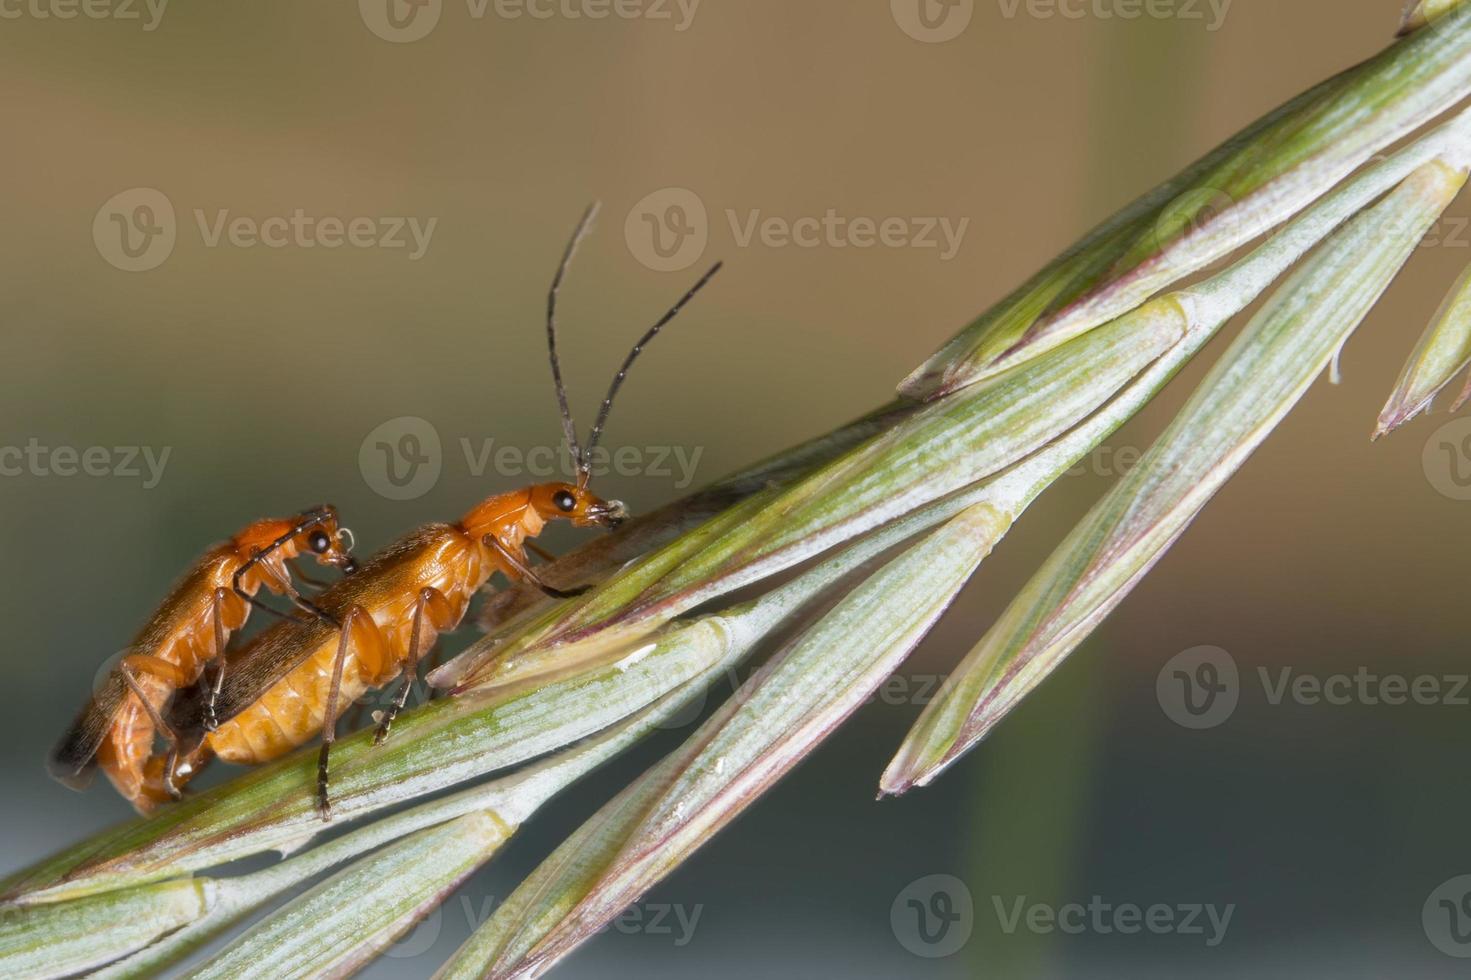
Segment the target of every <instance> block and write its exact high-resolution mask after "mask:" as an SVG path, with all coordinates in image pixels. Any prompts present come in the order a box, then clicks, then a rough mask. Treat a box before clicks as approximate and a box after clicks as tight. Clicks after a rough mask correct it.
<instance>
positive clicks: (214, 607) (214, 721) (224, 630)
mask: <svg viewBox="0 0 1471 980" xmlns="http://www.w3.org/2000/svg"><path fill="white" fill-rule="evenodd" d="M232 599H234V596H233V594H232V593H230V592H228V591H227V590H225V589H215V592H214V597H213V600H212V602H211V605H210V612H211V614H212V616H211V618H212V619H213V620H214V633H215V649H214V656H213V657H211V658H210V662H211V663H213V664H214V677H213V678H212V679H211V680H210V682H209V697H208V698H207V699H206V700H205V704H204V730H205V731H207V732H212V731H214V730H215V729H217V728H219V727H220V721H219V718H217V717H216V716H215V704H216V703H217V702H218V701H219V699H220V691H222V690H224V688H225V647H226V646H227V645H228V643H229V639H230V630H231V629H233V628H237V627H239V626H240V625H243V623H244V615H243V613H244V612H245V610H244V609H243V608H242V609H235V610H232V611H233V612H235V614H236V615H235V617H234V618H235V620H236V623H235V625H234V626H233V627H232V626H229V625H227V624H226V623H225V607H226V605H227V604H229V603H230V602H231V601H232ZM234 601H235V602H236V603H238V601H239V600H238V599H237V600H234Z"/></svg>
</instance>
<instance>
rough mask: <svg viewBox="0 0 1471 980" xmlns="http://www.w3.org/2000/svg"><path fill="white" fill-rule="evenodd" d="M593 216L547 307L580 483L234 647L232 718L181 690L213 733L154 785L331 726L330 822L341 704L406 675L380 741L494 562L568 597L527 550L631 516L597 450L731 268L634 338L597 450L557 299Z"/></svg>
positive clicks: (366, 575) (422, 547)
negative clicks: (673, 324)
mask: <svg viewBox="0 0 1471 980" xmlns="http://www.w3.org/2000/svg"><path fill="white" fill-rule="evenodd" d="M595 213H596V207H593V208H590V209H589V210H588V211H587V213H586V214H584V215H583V218H582V221H581V223H580V224H579V225H578V228H577V232H576V234H575V235H574V236H573V238H572V240H571V242H569V243H568V245H567V249H566V251H565V253H564V254H563V256H562V262H561V264H560V265H559V266H558V269H557V274H556V277H555V278H554V279H553V281H552V287H551V292H550V294H549V297H548V303H547V339H548V348H549V354H550V359H551V365H552V374H553V380H554V383H555V386H556V390H557V398H558V401H559V403H560V406H561V410H562V423H563V430H564V434H565V436H566V439H567V445H568V448H569V450H570V451H571V452H572V454H573V459H574V461H575V462H576V464H577V470H578V479H577V482H575V483H561V482H559V483H544V484H540V485H537V486H532V487H528V488H525V489H520V490H513V491H510V492H508V493H502V494H498V495H496V496H493V497H490V498H488V499H487V500H485V501H483V502H482V503H480V504H479V505H477V506H476V507H475V508H474V509H472V510H471V511H470V512H469V513H468V514H466V515H465V517H464V518H463V519H462V520H461V521H460V522H459V523H458V524H430V525H427V526H425V527H421V528H419V529H418V530H415V531H413V532H411V533H409V534H408V535H406V536H405V537H403V538H402V539H400V540H399V541H397V542H396V543H394V544H392V545H390V546H389V547H388V548H386V549H385V550H384V551H382V552H380V553H379V554H377V555H375V556H374V557H373V558H371V559H369V560H368V561H367V562H366V563H365V564H364V566H363V569H362V570H361V571H360V572H359V573H358V574H356V575H354V576H352V577H351V578H347V579H344V580H343V581H341V582H339V583H337V584H336V585H335V586H333V587H332V588H330V589H328V590H326V591H325V592H323V593H322V594H321V595H320V596H319V600H318V601H319V602H320V603H321V605H322V606H323V607H324V608H325V609H327V610H329V611H330V612H331V613H332V615H333V616H334V617H336V618H337V619H338V621H339V623H340V625H336V624H333V623H329V622H326V621H323V620H317V621H314V622H308V623H279V624H276V625H275V626H273V627H272V628H270V629H268V630H267V631H266V632H264V633H262V634H261V635H260V636H258V637H256V638H255V639H254V640H253V641H252V642H250V643H249V644H247V645H246V646H244V647H243V648H241V649H240V650H239V651H238V652H237V653H235V654H232V655H231V657H230V666H229V672H228V675H227V678H226V682H225V684H224V686H223V687H222V688H221V689H220V691H219V692H218V697H217V699H216V700H215V709H216V711H217V713H218V717H219V718H220V719H221V721H220V723H219V725H218V726H217V727H216V728H214V729H213V730H208V726H207V725H205V724H203V720H204V719H203V718H202V717H201V711H202V705H201V702H202V701H203V699H202V698H200V697H194V698H192V699H183V700H182V701H180V702H179V703H178V704H177V705H176V708H177V713H176V716H175V718H174V721H175V725H176V727H178V728H179V729H180V730H185V731H190V730H192V731H196V732H202V733H203V734H201V735H200V736H199V738H198V740H197V742H196V744H195V745H194V746H193V748H192V749H190V750H189V751H187V752H184V753H183V754H182V755H179V756H178V757H177V758H173V757H170V758H160V757H155V758H154V759H153V760H151V762H150V765H149V781H150V783H151V784H152V785H153V786H155V787H156V790H155V791H156V792H159V793H165V794H177V793H178V791H179V787H181V786H182V785H183V784H184V783H186V782H188V780H189V779H191V778H192V777H193V776H194V774H195V773H197V772H198V771H199V769H200V768H201V767H202V766H203V765H205V764H206V763H207V762H208V761H209V760H210V759H212V758H215V757H219V758H222V759H225V760H226V761H229V762H235V763H239V764H242V765H253V764H259V763H263V762H268V761H270V760H272V759H276V758H279V757H280V756H282V755H284V754H286V753H287V752H289V751H291V750H292V749H294V748H296V747H297V746H299V745H302V744H304V743H306V742H308V741H310V740H311V739H312V738H314V737H315V736H317V735H319V734H320V735H321V737H322V749H321V755H320V758H319V764H318V776H317V805H318V809H319V812H320V813H321V814H322V817H323V819H324V820H330V819H331V807H330V801H329V794H328V784H329V759H330V754H331V746H332V742H333V740H334V738H335V730H336V723H337V719H338V717H339V714H340V708H341V706H342V705H343V704H344V703H346V702H347V701H352V700H355V699H357V698H358V697H360V696H361V695H362V694H364V693H365V692H367V691H368V690H370V689H374V688H379V687H383V686H385V685H387V684H389V683H390V682H392V681H393V680H394V679H395V678H402V681H401V685H400V688H399V690H398V692H397V695H396V696H395V698H394V700H393V702H392V705H391V707H390V708H389V709H388V710H387V711H386V712H384V714H383V717H382V719H381V721H380V723H379V728H378V733H377V741H378V742H382V741H383V739H385V738H386V737H387V736H388V733H389V730H390V728H391V726H392V724H393V721H394V718H395V717H396V716H397V714H398V712H399V711H400V710H402V708H403V706H404V705H405V704H406V703H407V700H408V696H409V692H410V690H411V689H412V684H413V682H414V679H415V678H416V676H417V671H418V665H419V661H420V660H421V659H422V658H423V657H424V655H425V654H426V652H427V651H429V650H430V649H431V648H432V647H433V645H434V643H435V642H436V640H437V639H438V637H439V634H440V633H442V632H445V631H448V630H452V629H454V628H455V627H456V626H458V625H459V623H460V621H461V619H463V617H464V615H465V613H466V611H467V610H468V608H469V605H470V601H471V599H472V598H473V597H474V595H475V593H476V592H477V591H479V590H480V589H481V588H482V587H483V586H484V585H485V584H486V582H487V581H489V579H490V577H491V576H492V575H493V574H494V573H496V572H500V573H502V574H503V575H505V576H506V577H507V578H508V579H510V580H512V581H527V582H531V583H532V584H534V585H537V586H538V587H540V588H541V589H542V590H543V591H545V592H546V593H547V594H549V595H552V596H555V597H566V596H568V595H570V594H571V593H567V592H562V591H559V590H557V589H554V588H552V587H551V586H549V585H547V584H545V583H544V582H542V581H541V580H540V578H539V577H538V576H537V574H536V571H535V570H534V569H533V568H532V567H531V564H530V562H529V561H528V560H527V557H526V548H527V547H528V544H529V541H530V539H532V538H535V537H537V536H538V535H539V534H541V532H542V529H543V528H544V527H545V526H546V524H547V523H548V522H549V521H555V520H567V521H570V522H571V523H572V524H573V525H575V526H578V527H604V528H611V527H616V526H617V525H618V524H620V523H622V521H623V520H624V518H625V517H626V511H625V509H624V506H623V504H621V503H619V502H618V501H609V500H603V499H602V498H600V497H598V496H597V495H596V494H594V493H593V492H592V491H591V490H589V489H588V483H589V480H590V477H591V464H590V456H591V453H592V450H593V449H594V448H595V447H596V445H597V441H598V438H599V437H600V435H601V433H602V429H603V425H604V423H605V422H606V421H607V417H608V412H609V411H610V409H611V407H612V402H613V398H614V396H615V395H616V394H617V392H618V389H619V387H620V386H621V385H622V384H623V381H624V379H625V378H626V376H627V372H628V369H629V367H630V366H631V365H632V363H633V361H634V359H635V358H636V357H637V356H638V355H639V353H640V352H641V351H642V350H643V347H644V345H645V344H647V343H648V342H649V341H650V340H652V339H653V338H654V336H655V335H656V334H658V332H659V331H660V329H662V328H663V327H664V326H665V325H666V324H667V323H669V321H670V320H672V319H674V317H675V316H676V315H678V314H679V312H680V310H682V309H683V308H684V306H685V304H686V303H688V302H689V301H690V299H692V298H693V297H694V295H695V294H696V293H697V292H699V291H700V289H702V288H703V287H704V286H705V284H706V283H708V282H709V281H710V279H711V277H713V276H714V275H715V273H716V272H717V271H719V269H720V265H719V264H717V265H716V266H714V267H713V268H712V269H711V270H710V271H709V272H707V273H706V274H705V275H704V276H703V277H702V278H701V279H700V280H699V281H698V282H697V283H696V284H695V285H694V287H692V288H691V289H690V290H689V292H687V293H686V294H685V295H684V296H683V297H682V298H681V299H680V301H679V302H678V303H676V304H675V306H674V307H673V308H672V309H670V311H669V312H668V313H666V314H665V315H664V316H663V317H662V318H661V319H660V320H659V322H658V323H656V324H655V325H654V326H653V327H652V328H650V329H649V330H648V331H647V332H646V333H645V334H644V336H643V337H642V338H641V339H640V340H639V342H638V343H637V344H635V345H634V347H633V350H632V351H630V353H629V355H628V357H627V358H626V359H625V360H624V362H623V364H622V366H621V367H620V368H619V370H618V372H617V374H616V375H615V376H614V379H613V383H612V385H611V387H610V388H609V391H608V395H607V397H606V398H604V400H603V403H602V408H601V410H600V412H599V414H598V418H597V421H596V423H595V424H594V425H593V428H592V430H591V433H590V435H589V441H588V444H587V446H586V447H585V448H584V447H581V446H579V445H578V442H577V437H576V427H575V425H574V424H573V421H572V417H571V414H570V412H569V411H568V409H567V397H566V390H565V387H564V385H563V383H562V377H561V370H560V365H559V363H558V359H557V347H556V300H557V293H558V290H559V289H560V286H561V282H562V278H563V276H564V274H565V273H566V270H567V268H568V266H569V265H570V263H571V260H572V257H573V255H574V254H575V252H576V249H577V245H578V243H579V242H580V241H581V240H582V238H583V237H584V236H585V235H586V233H587V230H588V228H589V226H590V224H591V220H592V218H593V216H594V215H595Z"/></svg>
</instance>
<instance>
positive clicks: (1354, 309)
mask: <svg viewBox="0 0 1471 980" xmlns="http://www.w3.org/2000/svg"><path fill="white" fill-rule="evenodd" d="M1463 160H1464V155H1458V156H1457V157H1455V159H1454V160H1453V161H1452V162H1453V163H1454V165H1452V164H1451V163H1447V162H1442V161H1439V160H1437V161H1432V162H1431V163H1428V164H1426V165H1424V166H1422V167H1421V168H1420V169H1418V170H1417V171H1416V172H1415V173H1414V174H1413V175H1411V177H1410V178H1408V179H1407V180H1406V181H1405V182H1404V183H1403V184H1402V185H1401V186H1400V187H1399V188H1397V189H1396V190H1395V191H1394V193H1393V194H1391V195H1390V196H1389V197H1388V198H1386V199H1385V200H1384V201H1383V202H1382V203H1380V204H1379V205H1377V206H1376V207H1375V208H1373V209H1372V210H1370V211H1368V212H1366V213H1365V214H1363V215H1361V216H1360V217H1359V218H1357V219H1355V220H1354V221H1353V222H1352V223H1351V224H1349V225H1348V226H1347V227H1346V228H1344V229H1343V230H1342V231H1340V232H1339V233H1338V234H1337V235H1335V236H1334V238H1333V239H1332V240H1330V242H1329V243H1328V244H1327V245H1325V246H1324V247H1323V249H1322V250H1320V252H1319V253H1318V254H1316V255H1315V256H1314V257H1313V258H1312V259H1310V260H1309V261H1308V262H1307V263H1305V264H1304V265H1303V267H1302V268H1301V269H1299V270H1298V272H1297V273H1296V274H1294V275H1293V276H1292V277H1291V278H1290V279H1289V280H1288V282H1287V284H1286V285H1284V286H1283V287H1282V288H1281V289H1279V290H1278V292H1277V293H1276V294H1275V295H1274V296H1273V298H1272V300H1271V301H1270V302H1269V303H1268V304H1267V306H1266V307H1265V308H1264V309H1263V310H1262V311H1261V312H1260V313H1259V314H1258V315H1257V316H1256V317H1255V318H1253V320H1252V322H1251V323H1250V324H1249V325H1248V326H1247V328H1246V330H1245V331H1244V332H1243V334H1242V336H1241V337H1240V338H1238V339H1237V341H1236V343H1235V344H1233V345H1232V347H1231V349H1230V350H1229V351H1228V352H1227V353H1226V355H1225V356H1224V357H1223V358H1222V360H1221V363H1220V364H1218V365H1216V367H1215V368H1214V369H1213V371H1212V372H1211V374H1210V376H1209V377H1208V378H1207V379H1206V381H1205V382H1203V383H1202V384H1201V386H1200V388H1199V389H1198V390H1197V392H1196V393H1195V395H1194V396H1193V397H1192V398H1191V400H1190V402H1189V404H1188V405H1187V406H1186V408H1185V409H1184V411H1183V412H1182V413H1181V414H1180V415H1179V416H1178V417H1177V418H1176V419H1175V421H1174V422H1173V423H1172V424H1171V425H1170V427H1169V428H1168V429H1167V430H1166V432H1165V433H1164V434H1163V435H1162V436H1161V437H1160V438H1159V440H1158V441H1157V442H1156V443H1155V445H1154V446H1153V447H1151V449H1150V450H1149V452H1147V453H1146V454H1145V456H1144V458H1143V460H1141V462H1140V464H1139V465H1138V466H1137V467H1136V468H1135V469H1134V470H1132V471H1131V472H1130V473H1129V474H1128V475H1127V476H1126V477H1125V478H1123V479H1122V480H1120V481H1119V483H1118V484H1116V485H1115V487H1114V488H1113V490H1112V491H1111V492H1110V493H1109V494H1108V495H1106V496H1105V497H1104V499H1103V500H1101V501H1100V502H1099V503H1098V505H1097V506H1095V507H1094V508H1093V510H1092V511H1091V512H1090V513H1089V514H1088V516H1087V517H1086V518H1085V519H1084V520H1083V522H1082V523H1081V524H1079V526H1078V527H1077V528H1076V529H1075V530H1074V531H1073V532H1072V534H1071V535H1069V537H1068V538H1067V540H1066V541H1065V542H1064V543H1063V544H1062V546H1061V547H1060V548H1059V549H1058V550H1057V551H1056V552H1055V553H1054V554H1053V555H1052V557H1051V558H1049V559H1048V561H1047V562H1046V564H1045V565H1044V566H1043V567H1042V569H1041V570H1040V571H1039V572H1038V573H1037V574H1036V575H1035V576H1034V577H1033V578H1032V580H1031V581H1030V582H1029V583H1028V584H1027V586H1026V588H1025V589H1023V591H1022V592H1021V593H1020V594H1019V595H1018V596H1017V598H1016V599H1015V600H1013V602H1012V603H1011V604H1010V605H1009V606H1008V607H1007V609H1006V611H1005V612H1004V613H1003V614H1002V616H1001V618H1000V620H999V621H998V622H997V623H996V624H995V626H994V627H993V628H992V629H991V630H990V631H989V632H988V633H987V634H986V636H985V637H984V638H982V640H981V642H980V643H979V644H978V645H977V646H976V648H975V649H974V650H972V651H971V653H970V654H969V655H968V656H967V657H966V658H965V660H964V661H963V662H962V664H961V665H960V667H959V668H958V669H957V670H956V672H955V675H954V676H953V677H952V679H951V683H950V684H949V685H947V689H946V691H945V692H944V693H943V694H942V695H941V697H939V698H937V699H936V700H935V701H933V702H932V703H931V704H930V705H928V706H927V707H926V709H925V711H924V712H923V713H922V714H921V716H920V719H919V721H918V722H917V723H916V725H915V727H914V729H913V730H912V731H911V732H910V734H909V736H908V738H907V739H906V741H905V743H904V745H903V746H902V747H901V749H900V751H899V753H898V755H897V756H896V757H895V758H894V760H893V761H892V762H891V763H890V765H889V767H888V769H887V770H886V772H885V773H884V776H883V778H882V780H881V783H880V786H881V789H882V790H883V792H885V793H902V792H905V791H906V790H908V789H909V788H911V787H913V786H915V785H925V784H927V783H928V782H930V781H931V780H932V779H934V778H935V776H937V775H938V774H939V773H940V772H941V771H943V770H944V769H945V768H946V767H947V766H949V765H951V764H952V763H953V762H954V761H955V760H956V759H958V758H959V757H960V756H961V755H962V754H964V753H965V752H966V751H967V750H968V749H969V748H970V747H971V746H973V745H975V744H976V743H977V742H978V741H980V739H982V738H983V737H984V736H985V735H986V734H987V733H988V732H989V731H990V730H991V729H992V728H993V727H994V726H995V725H996V724H997V723H998V722H999V721H1000V720H1001V718H1002V717H1004V716H1005V715H1006V713H1007V712H1009V711H1010V710H1011V708H1012V707H1014V706H1015V705H1016V704H1017V702H1018V701H1020V699H1021V698H1022V697H1024V696H1025V695H1026V694H1027V693H1029V692H1030V691H1031V690H1032V689H1033V688H1035V687H1036V685H1037V684H1039V683H1040V682H1041V681H1042V680H1043V678H1045V677H1046V676H1047V675H1048V674H1049V673H1051V671H1052V670H1054V669H1055V668H1056V667H1057V666H1058V664H1060V663H1061V662H1062V660H1063V658H1065V657H1066V656H1067V654H1068V653H1070V652H1071V651H1072V650H1073V649H1074V648H1075V647H1076V646H1077V645H1078V644H1079V643H1080V642H1082V640H1083V639H1084V638H1085V637H1086V636H1087V635H1088V634H1089V632H1091V631H1092V629H1093V628H1094V627H1095V626H1096V625H1097V624H1098V623H1099V622H1100V621H1101V620H1102V619H1103V617H1104V616H1106V615H1107V614H1108V612H1109V611H1111V610H1112V609H1113V607H1114V606H1115V605H1117V603H1118V602H1120V601H1121V600H1122V599H1123V597H1124V596H1125V595H1126V594H1127V593H1128V592H1129V590H1130V589H1131V588H1132V587H1133V585H1134V584H1135V583H1136V582H1137V581H1138V580H1139V579H1140V578H1141V577H1142V576H1143V575H1144V573H1145V572H1147V571H1148V570H1149V568H1151V567H1152V566H1153V564H1154V563H1155V562H1156V561H1157V560H1158V559H1159V558H1160V556H1161V555H1162V554H1163V552H1164V551H1165V550H1166V549H1167V548H1168V547H1169V545H1170V544H1172V543H1173V542H1174V541H1175V540H1176V538H1178V536H1179V535H1180V534H1181V533H1183V532H1184V530H1185V528H1186V526H1188V524H1189V523H1190V521H1191V520H1193V519H1194V517H1195V515H1196V514H1197V513H1198V512H1199V510H1200V508H1201V507H1203V506H1204V505H1205V503H1206V502H1207V501H1208V500H1209V499H1210V497H1211V496H1212V495H1213V494H1214V493H1215V492H1216V491H1217V490H1218V489H1219V488H1220V487H1221V486H1222V485H1223V484H1224V483H1225V481H1226V480H1227V479H1228V478H1229V477H1230V476H1231V475H1232V474H1233V473H1234V472H1235V471H1236V470H1237V469H1238V468H1239V467H1240V465H1241V464H1242V463H1243V462H1244V461H1245V460H1246V458H1247V457H1248V456H1249V455H1250V454H1251V453H1252V451H1254V450H1255V448H1256V447H1257V446H1258V445H1259V444H1260V443H1261V441H1262V440H1263V439H1265V438H1266V436H1267V435H1268V434H1269V433H1270V432H1271V430H1272V429H1273V428H1274V427H1275V426H1276V424H1277V423H1278V422H1279V421H1280V420H1281V419H1282V417H1283V416H1284V415H1285V414H1286V413H1287V412H1288V411H1289V410H1290V409H1291V407H1292V406H1293V405H1294V404H1296V402H1297V401H1298V399H1300V398H1301V397H1302V395H1303V394H1304V393H1305V392H1306V391H1307V388H1308V387H1309V386H1310V385H1311V383H1312V381H1313V379H1314V378H1316V377H1317V376H1318V375H1319V374H1320V373H1321V372H1322V371H1323V369H1324V368H1325V367H1326V365H1327V364H1328V363H1329V362H1330V361H1331V360H1332V358H1333V357H1334V356H1335V354H1336V353H1337V351H1338V350H1339V348H1340V347H1341V346H1342V345H1343V343H1344V342H1345V341H1346V340H1347V338H1348V336H1349V335H1350V334H1351V333H1352V332H1353V330H1354V328H1355V327H1357V326H1358V324H1359V322H1360V321H1361V320H1362V319H1363V317H1364V316H1365V315H1366V314H1367V313H1368V311H1369V309H1370V308H1372V306H1373V304H1374V303H1375V302H1376V301H1377V300H1378V298H1379V296H1380V295H1381V294H1382V293H1383V291H1384V290H1385V289H1386V288H1387V287H1388V285H1389V283H1390V281H1391V280H1392V279H1393V278H1394V276H1395V275H1396V274H1397V273H1398V271H1399V269H1400V268H1401V267H1402V266H1403V264H1404V262H1405V261H1406V260H1407V259H1408V258H1409V256H1410V254H1411V253H1412V252H1413V250H1414V247H1415V245H1416V243H1417V242H1418V241H1419V240H1420V238H1421V237H1422V236H1423V235H1424V233H1425V231H1426V230H1427V229H1428V228H1429V227H1430V225H1431V224H1432V223H1433V222H1434V221H1435V219H1436V218H1437V217H1438V216H1439V215H1440V213H1441V212H1442V211H1443V210H1444V208H1445V207H1446V206H1447V205H1448V204H1449V203H1450V201H1451V200H1452V199H1453V198H1454V197H1455V195H1456V193H1457V192H1458V191H1459V189H1460V187H1461V186H1462V184H1463V183H1464V181H1465V178H1466V172H1465V170H1464V164H1463Z"/></svg>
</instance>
